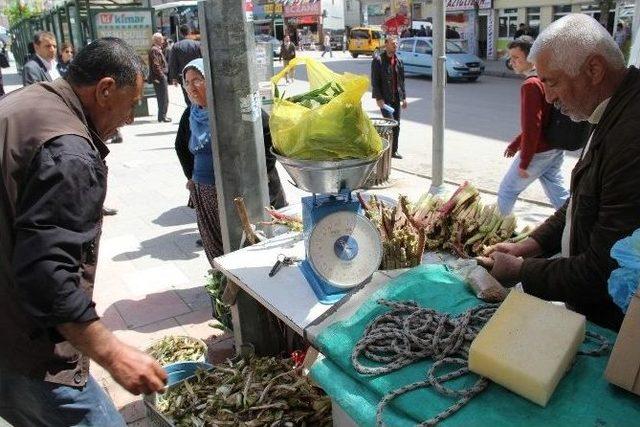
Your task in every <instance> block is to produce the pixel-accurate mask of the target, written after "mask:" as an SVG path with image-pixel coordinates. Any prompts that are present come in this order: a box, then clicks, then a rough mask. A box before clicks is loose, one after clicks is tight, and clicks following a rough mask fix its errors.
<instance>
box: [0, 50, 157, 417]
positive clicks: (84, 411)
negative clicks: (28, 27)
mask: <svg viewBox="0 0 640 427" xmlns="http://www.w3.org/2000/svg"><path fill="white" fill-rule="evenodd" d="M143 72H144V71H143V62H142V60H141V59H140V57H139V56H138V55H137V53H136V51H135V50H134V49H133V48H132V47H131V46H129V45H127V44H126V43H125V42H124V41H122V40H120V39H115V38H105V39H98V40H95V41H93V42H92V43H91V44H89V45H88V46H86V47H85V48H84V49H82V50H81V51H80V52H79V54H78V55H77V56H76V58H74V60H73V61H72V63H71V65H70V67H69V74H68V75H67V78H66V79H57V80H55V81H54V82H43V83H37V84H34V85H31V86H28V87H26V88H24V89H21V90H17V91H14V92H12V93H10V94H8V95H6V96H5V97H3V98H2V99H0V127H1V128H2V129H3V132H2V137H0V152H2V153H5V154H6V155H5V156H2V158H1V163H0V212H2V215H1V216H0V342H2V346H1V347H0V418H2V419H4V420H6V421H7V422H9V423H10V424H12V425H16V426H33V425H47V426H50V425H51V426H70V425H94V426H107V425H108V426H125V422H124V420H123V418H122V416H121V415H120V414H119V413H118V411H117V410H116V408H115V406H114V405H113V402H112V401H111V399H110V398H109V397H108V396H107V395H106V394H105V392H104V391H103V389H102V387H101V386H100V385H99V384H98V383H97V382H96V381H95V380H94V379H93V378H92V377H91V376H90V375H89V359H92V360H94V361H95V362H96V363H98V364H100V365H101V366H102V367H103V368H105V369H106V370H107V372H109V373H110V374H111V376H112V377H113V378H114V380H115V381H116V382H117V383H119V384H120V385H121V386H122V387H124V388H125V389H126V390H127V391H129V392H131V393H134V394H140V393H151V392H157V391H160V390H162V389H163V388H164V385H165V383H166V380H167V375H166V373H165V371H164V370H163V369H162V367H161V366H160V365H159V364H158V362H157V361H155V360H154V359H153V358H151V357H150V356H148V355H146V354H145V353H143V352H141V351H139V350H137V349H135V348H133V347H131V346H129V345H126V344H124V343H123V342H121V341H120V340H118V339H117V338H116V337H115V335H113V334H112V333H111V332H110V331H109V330H108V329H107V327H106V326H105V325H104V324H103V323H102V321H101V320H100V318H99V316H98V314H97V312H96V308H95V303H94V302H93V299H92V294H93V283H94V277H95V274H96V268H97V258H98V247H99V241H100V234H101V227H102V215H101V208H102V202H103V201H104V198H105V193H106V184H107V167H106V165H105V162H104V157H105V156H106V155H107V154H108V152H109V150H108V149H107V147H106V146H105V144H104V142H103V141H104V139H105V138H107V137H109V136H110V135H112V134H113V133H114V132H115V130H116V129H117V128H118V127H120V126H122V125H124V124H130V123H131V122H133V109H134V106H135V105H136V104H137V103H138V102H139V101H140V99H141V98H142V87H143V84H144V77H143Z"/></svg>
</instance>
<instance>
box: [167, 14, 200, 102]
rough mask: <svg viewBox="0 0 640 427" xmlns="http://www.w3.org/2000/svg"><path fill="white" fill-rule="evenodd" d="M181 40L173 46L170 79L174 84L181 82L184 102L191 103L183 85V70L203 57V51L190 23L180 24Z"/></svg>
mask: <svg viewBox="0 0 640 427" xmlns="http://www.w3.org/2000/svg"><path fill="white" fill-rule="evenodd" d="M180 37H181V40H180V41H178V42H176V43H174V44H173V47H172V48H171V55H170V56H169V81H170V82H171V84H173V85H174V86H177V85H178V84H180V85H181V86H180V88H181V89H182V95H183V96H184V102H185V103H186V104H187V105H191V100H190V99H189V95H188V94H187V91H186V90H185V89H184V86H182V83H183V82H182V70H184V67H186V65H187V64H188V63H189V62H191V61H193V60H194V59H197V58H202V52H201V51H200V42H199V41H196V40H194V39H193V37H192V35H191V29H190V28H189V26H188V25H184V24H183V25H181V26H180Z"/></svg>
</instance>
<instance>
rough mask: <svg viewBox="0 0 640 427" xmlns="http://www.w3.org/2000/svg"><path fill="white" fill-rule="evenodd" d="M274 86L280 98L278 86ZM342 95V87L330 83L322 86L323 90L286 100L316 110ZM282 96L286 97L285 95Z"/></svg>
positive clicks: (319, 89)
mask: <svg viewBox="0 0 640 427" xmlns="http://www.w3.org/2000/svg"><path fill="white" fill-rule="evenodd" d="M274 86H275V95H276V97H279V90H278V85H274ZM341 93H344V89H342V87H341V86H340V85H339V84H338V83H336V82H329V83H327V84H325V85H324V86H322V87H321V88H318V89H315V90H312V91H309V92H306V93H303V94H300V95H295V96H291V97H289V98H286V99H287V101H289V102H293V103H294V104H300V105H302V106H304V107H307V108H309V109H314V108H316V107H319V106H321V105H325V104H328V103H329V101H331V100H332V99H333V98H335V97H336V96H338V95H340V94H341ZM282 95H283V96H284V93H283V94H282Z"/></svg>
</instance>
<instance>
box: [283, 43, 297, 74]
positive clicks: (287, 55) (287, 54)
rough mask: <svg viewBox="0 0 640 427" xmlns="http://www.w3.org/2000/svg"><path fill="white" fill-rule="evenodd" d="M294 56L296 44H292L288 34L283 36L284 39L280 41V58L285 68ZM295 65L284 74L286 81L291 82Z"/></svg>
mask: <svg viewBox="0 0 640 427" xmlns="http://www.w3.org/2000/svg"><path fill="white" fill-rule="evenodd" d="M295 57H296V45H295V44H293V42H292V41H291V39H290V38H289V36H288V35H286V36H284V40H283V41H282V46H281V47H280V60H282V61H283V63H282V65H283V67H284V68H286V67H287V66H288V65H289V62H291V60H292V59H293V58H295ZM295 71H296V70H295V67H294V68H292V69H291V70H290V71H289V72H287V73H286V74H285V76H284V79H285V81H286V82H287V83H289V81H291V82H292V83H293V81H294V78H295Z"/></svg>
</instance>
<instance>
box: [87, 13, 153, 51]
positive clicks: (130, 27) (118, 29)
mask: <svg viewBox="0 0 640 427" xmlns="http://www.w3.org/2000/svg"><path fill="white" fill-rule="evenodd" d="M152 18H153V12H152V10H151V9H143V10H140V9H136V10H117V9H116V10H110V11H109V12H99V13H95V14H94V18H93V23H94V28H95V32H96V37H98V38H100V37H118V38H120V39H122V40H124V41H126V42H127V43H129V44H130V45H131V46H133V47H134V48H135V50H136V51H137V52H138V54H139V55H140V56H141V57H142V59H143V60H144V61H145V62H146V61H147V57H148V55H147V51H148V50H149V47H150V46H151V36H152V35H153V19H152Z"/></svg>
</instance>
